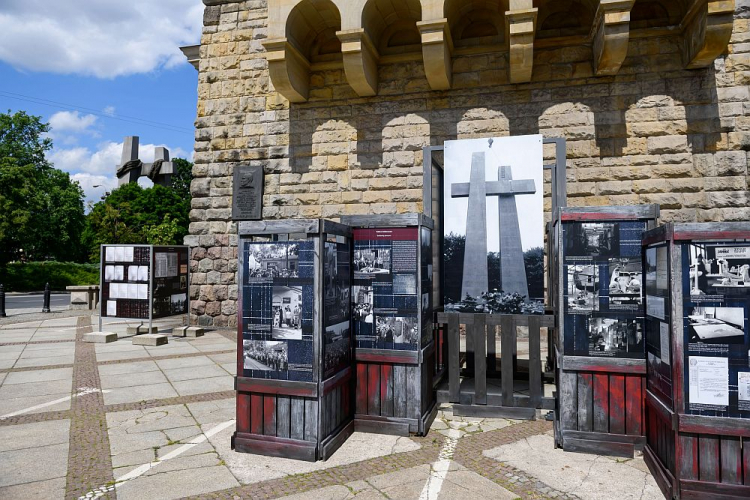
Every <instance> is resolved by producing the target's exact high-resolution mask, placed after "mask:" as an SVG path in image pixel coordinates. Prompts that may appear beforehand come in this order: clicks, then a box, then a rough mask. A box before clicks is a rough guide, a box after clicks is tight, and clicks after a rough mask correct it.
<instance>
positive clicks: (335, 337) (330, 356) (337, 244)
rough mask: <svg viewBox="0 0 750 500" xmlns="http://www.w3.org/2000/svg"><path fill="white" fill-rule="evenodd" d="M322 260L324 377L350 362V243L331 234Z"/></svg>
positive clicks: (330, 375) (348, 364) (329, 375)
mask: <svg viewBox="0 0 750 500" xmlns="http://www.w3.org/2000/svg"><path fill="white" fill-rule="evenodd" d="M329 238H330V240H331V241H326V242H325V246H324V261H323V297H324V304H323V328H324V330H325V334H324V337H323V339H324V342H323V380H325V379H328V378H330V377H332V376H333V375H335V374H336V373H338V372H339V371H341V370H343V369H345V368H346V367H348V366H350V365H351V361H352V336H351V321H350V320H351V297H350V293H351V278H350V276H351V262H350V260H351V256H350V246H349V245H350V243H349V241H348V239H346V238H343V237H336V236H330V237H329Z"/></svg>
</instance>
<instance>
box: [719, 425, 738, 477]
mask: <svg viewBox="0 0 750 500" xmlns="http://www.w3.org/2000/svg"><path fill="white" fill-rule="evenodd" d="M721 482H722V483H726V484H742V446H741V443H740V438H738V437H729V436H725V437H722V438H721Z"/></svg>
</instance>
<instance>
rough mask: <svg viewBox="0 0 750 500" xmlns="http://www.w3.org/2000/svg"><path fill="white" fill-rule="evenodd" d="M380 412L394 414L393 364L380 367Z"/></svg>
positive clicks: (387, 415)
mask: <svg viewBox="0 0 750 500" xmlns="http://www.w3.org/2000/svg"><path fill="white" fill-rule="evenodd" d="M380 414H381V415H382V416H384V417H392V416H393V365H382V366H381V367H380Z"/></svg>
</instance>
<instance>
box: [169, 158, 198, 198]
mask: <svg viewBox="0 0 750 500" xmlns="http://www.w3.org/2000/svg"><path fill="white" fill-rule="evenodd" d="M172 164H173V165H174V174H172V189H173V190H174V191H175V192H176V193H177V194H178V195H180V196H181V197H183V198H185V199H187V200H190V181H192V180H193V164H192V163H190V162H189V161H187V160H185V159H184V158H175V159H174V160H172Z"/></svg>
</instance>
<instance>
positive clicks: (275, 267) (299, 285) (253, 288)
mask: <svg viewBox="0 0 750 500" xmlns="http://www.w3.org/2000/svg"><path fill="white" fill-rule="evenodd" d="M242 243H243V246H242V247H241V249H240V250H241V251H242V252H243V253H244V255H243V259H242V260H241V262H244V266H245V268H244V269H243V270H242V272H241V276H242V284H241V286H242V288H243V290H242V301H243V305H242V306H243V307H242V311H243V314H242V339H243V355H244V376H245V377H252V378H268V379H280V380H297V381H307V382H310V381H312V380H313V376H312V375H313V374H312V362H313V307H314V299H315V297H314V296H315V291H314V285H315V279H314V242H313V241H312V240H302V241H288V242H273V243H271V242H252V241H246V240H242Z"/></svg>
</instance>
